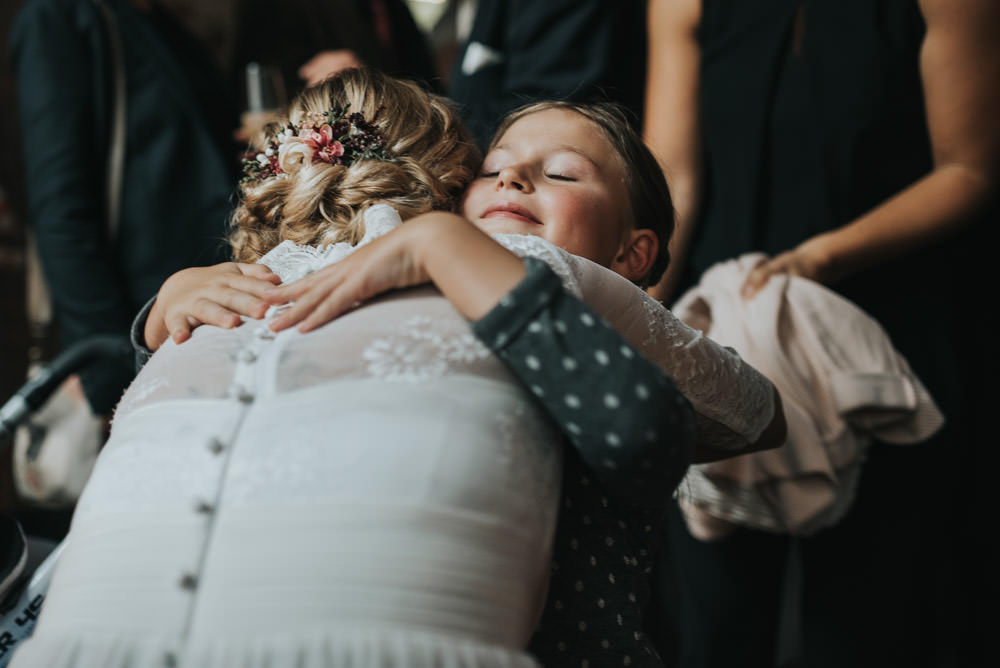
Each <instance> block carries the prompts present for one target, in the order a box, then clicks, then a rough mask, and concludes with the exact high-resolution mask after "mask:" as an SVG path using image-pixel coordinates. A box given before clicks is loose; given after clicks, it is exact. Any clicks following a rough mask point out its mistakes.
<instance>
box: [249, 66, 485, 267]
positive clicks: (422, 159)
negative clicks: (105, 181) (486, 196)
mask: <svg viewBox="0 0 1000 668" xmlns="http://www.w3.org/2000/svg"><path fill="white" fill-rule="evenodd" d="M345 105H348V111H349V112H350V113H355V112H360V113H361V114H362V115H363V116H364V118H365V119H366V120H367V121H369V122H370V123H371V124H372V125H374V126H375V129H376V130H377V131H378V133H379V134H380V135H381V136H382V140H383V146H384V148H385V153H386V154H387V156H388V157H389V158H390V161H384V160H378V159H361V160H357V161H355V162H354V163H352V164H350V165H346V166H345V165H331V164H329V163H326V162H316V163H307V164H305V165H303V167H302V168H301V169H300V170H299V171H298V172H296V173H295V174H286V175H282V176H280V177H269V178H264V179H260V180H249V181H246V182H244V183H242V184H241V186H240V202H239V205H238V206H237V208H236V210H235V211H234V212H233V216H232V218H231V220H230V235H229V241H230V243H231V244H232V247H233V255H234V257H235V259H236V260H238V261H240V262H255V261H257V260H258V259H260V258H261V256H263V255H264V254H265V253H267V252H268V251H269V250H271V249H272V248H274V247H275V246H277V245H278V244H279V243H281V242H282V241H284V240H286V239H287V240H291V241H294V242H296V243H301V244H312V245H321V244H327V243H335V242H339V241H347V242H350V243H357V242H358V241H359V240H360V239H361V237H362V236H364V222H363V214H364V211H365V210H366V209H367V208H368V207H370V206H371V205H373V204H377V203H387V204H390V205H392V206H393V207H394V208H395V209H396V210H397V211H399V214H400V216H401V217H402V218H403V219H404V220H406V219H407V218H410V217H412V216H415V215H417V214H420V213H424V212H427V211H430V210H432V209H438V210H448V211H451V210H454V209H455V208H457V205H458V203H459V201H460V198H461V194H462V192H463V191H464V190H465V187H466V186H467V185H468V184H469V182H470V181H471V180H472V179H473V178H474V177H475V174H476V170H477V169H478V168H479V162H480V154H479V151H478V149H476V147H475V144H474V143H473V142H472V140H471V138H470V137H469V135H468V133H467V132H466V130H465V128H464V127H463V126H462V123H461V121H460V120H459V116H458V114H457V112H456V111H455V109H454V108H453V107H452V104H451V103H450V102H449V101H448V100H446V99H445V98H443V97H440V96H438V95H434V94H432V93H429V92H427V91H425V90H424V89H422V88H421V87H420V86H418V85H417V84H415V83H412V82H408V81H403V80H399V79H394V78H392V77H389V76H387V75H385V74H382V73H380V72H378V71H375V70H369V69H364V68H362V69H351V70H345V71H343V72H341V73H339V74H338V75H336V76H334V77H332V78H330V79H327V80H326V81H324V82H323V83H321V84H318V85H316V86H314V87H312V88H307V89H306V90H304V91H303V92H302V93H301V94H300V95H299V96H298V97H297V98H296V99H295V101H294V102H293V103H292V105H291V107H290V109H291V111H290V114H289V116H290V118H289V119H288V120H290V121H291V122H292V123H298V121H299V119H301V118H302V117H303V116H305V115H307V114H317V113H320V114H321V113H323V112H326V111H329V110H330V109H331V108H335V107H336V108H340V107H344V106H345ZM285 126H287V122H286V123H281V124H276V125H273V126H270V127H269V130H268V131H269V132H270V133H271V134H270V135H269V136H267V137H266V138H265V141H264V142H263V143H265V144H266V142H267V141H268V140H273V139H274V138H275V137H274V134H275V133H277V132H279V131H280V130H281V129H282V128H283V127H285Z"/></svg>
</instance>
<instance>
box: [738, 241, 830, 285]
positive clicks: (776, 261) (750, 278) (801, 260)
mask: <svg viewBox="0 0 1000 668" xmlns="http://www.w3.org/2000/svg"><path fill="white" fill-rule="evenodd" d="M826 241H827V240H826V237H825V235H820V236H816V237H813V238H812V239H809V240H808V241H806V242H804V243H802V244H801V245H800V246H798V247H797V248H795V249H793V250H790V251H785V252H784V253H781V254H780V255H777V256H775V257H773V258H768V259H766V260H763V261H762V262H761V263H760V264H758V265H757V266H756V267H754V269H753V271H751V272H750V274H749V275H747V278H746V281H745V282H744V283H743V287H742V288H741V290H740V294H741V295H742V296H743V298H744V299H753V297H754V296H755V295H756V294H757V293H758V292H760V291H761V290H762V289H763V288H764V286H765V285H767V282H768V280H770V278H771V276H773V275H775V274H788V275H790V276H798V277H800V278H808V279H809V280H811V281H816V282H817V283H822V284H824V285H828V284H829V283H831V282H832V281H834V280H836V277H835V276H834V275H833V271H832V268H831V262H830V257H829V253H828V252H827V243H826Z"/></svg>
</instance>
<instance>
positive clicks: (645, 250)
mask: <svg viewBox="0 0 1000 668" xmlns="http://www.w3.org/2000/svg"><path fill="white" fill-rule="evenodd" d="M627 234H628V236H627V237H626V239H625V241H624V242H623V243H622V246H621V249H620V250H619V251H618V255H617V257H615V260H614V262H612V263H611V267H610V269H611V270H612V271H614V272H615V273H618V274H621V275H622V276H624V277H625V278H627V279H629V280H630V281H633V282H634V281H639V280H641V279H642V278H643V277H645V276H646V274H648V273H649V271H650V269H652V268H653V263H654V262H656V256H657V255H658V254H659V250H660V241H659V239H657V238H656V233H655V232H653V230H650V229H641V230H629V231H628V233H627Z"/></svg>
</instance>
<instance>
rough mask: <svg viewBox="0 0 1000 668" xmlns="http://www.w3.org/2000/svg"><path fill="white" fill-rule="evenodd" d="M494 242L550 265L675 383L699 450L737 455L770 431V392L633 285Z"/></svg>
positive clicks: (731, 356) (548, 252) (594, 268)
mask: <svg viewBox="0 0 1000 668" xmlns="http://www.w3.org/2000/svg"><path fill="white" fill-rule="evenodd" d="M509 237H516V238H514V239H512V238H509ZM494 238H496V239H497V241H498V242H500V243H501V244H502V245H504V246H505V247H507V248H509V249H511V250H512V251H513V252H515V253H518V254H519V255H531V256H533V257H538V258H540V259H541V260H543V261H545V262H546V264H549V266H551V267H552V268H553V270H554V271H555V272H556V274H557V275H558V276H559V277H560V278H561V279H562V280H563V283H564V285H566V286H567V288H569V287H570V286H571V285H572V286H573V287H575V288H576V290H577V292H576V294H578V295H580V296H581V297H582V299H583V301H584V302H585V303H586V304H587V305H588V306H590V307H591V308H592V309H594V311H596V312H597V313H598V314H600V315H601V316H603V317H604V318H605V319H607V320H608V321H609V322H610V324H611V325H612V326H613V327H614V328H615V329H616V330H617V331H618V332H619V333H620V334H621V335H622V336H623V337H624V338H625V339H626V340H627V341H628V342H629V343H631V344H632V345H634V346H635V347H636V348H637V349H638V350H639V351H641V352H642V353H643V354H644V355H646V356H647V357H648V358H649V359H650V360H652V361H653V362H655V363H656V364H658V365H659V366H660V367H661V368H662V369H663V370H664V371H666V372H667V373H669V374H670V375H671V376H672V377H673V379H674V382H675V383H676V384H677V387H678V389H680V391H681V392H682V393H683V394H684V396H686V397H687V398H688V399H689V400H690V401H691V403H692V405H693V406H694V410H695V413H696V417H697V421H698V442H699V444H700V445H702V446H704V447H707V448H712V449H716V450H738V449H740V448H743V447H744V446H746V445H748V444H750V443H753V442H755V441H757V439H759V438H760V435H761V434H762V433H763V431H764V429H765V428H766V427H767V425H768V424H770V422H771V419H772V418H773V417H774V411H775V406H774V390H773V386H772V385H771V383H770V381H768V380H767V379H766V378H765V377H764V376H763V375H761V374H760V373H759V372H758V371H757V370H756V369H754V368H753V367H752V366H750V365H749V364H747V363H746V362H744V361H743V359H742V358H741V357H740V356H739V355H738V354H737V353H736V351H735V350H733V349H731V348H724V347H723V346H721V345H719V344H718V343H716V342H715V341H713V340H712V339H710V338H708V337H706V336H704V335H703V334H702V333H701V332H699V331H696V330H694V329H691V328H690V327H688V326H687V325H685V324H684V323H683V322H681V321H680V320H679V319H678V318H677V317H675V316H674V315H673V314H672V313H671V312H670V311H669V310H668V309H667V308H666V307H664V306H663V305H662V304H660V303H659V302H658V301H656V300H655V299H653V298H652V297H650V296H649V295H647V294H646V293H645V292H644V291H643V290H641V289H639V288H638V287H636V286H635V285H634V284H633V283H631V282H630V281H628V280H627V279H625V278H623V277H622V276H620V275H618V274H616V273H614V272H612V271H610V270H609V269H605V268H604V267H601V266H599V265H597V264H595V263H594V262H591V261H589V260H586V259H584V258H580V257H577V256H575V255H571V254H570V253H567V252H566V251H564V250H562V249H561V248H557V247H556V246H553V245H552V244H550V243H548V242H547V241H545V240H544V239H540V238H538V237H517V235H497V236H496V237H494Z"/></svg>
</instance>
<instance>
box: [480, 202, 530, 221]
mask: <svg viewBox="0 0 1000 668" xmlns="http://www.w3.org/2000/svg"><path fill="white" fill-rule="evenodd" d="M480 218H511V219H513V220H520V221H523V222H526V223H532V224H535V225H541V224H542V221H540V220H538V218H536V217H535V215H534V214H533V213H531V212H530V211H528V210H527V209H526V208H524V207H523V206H521V205H519V204H514V203H513V202H498V203H496V204H492V205H490V206H489V207H487V209H486V211H484V212H483V214H482V216H480Z"/></svg>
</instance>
